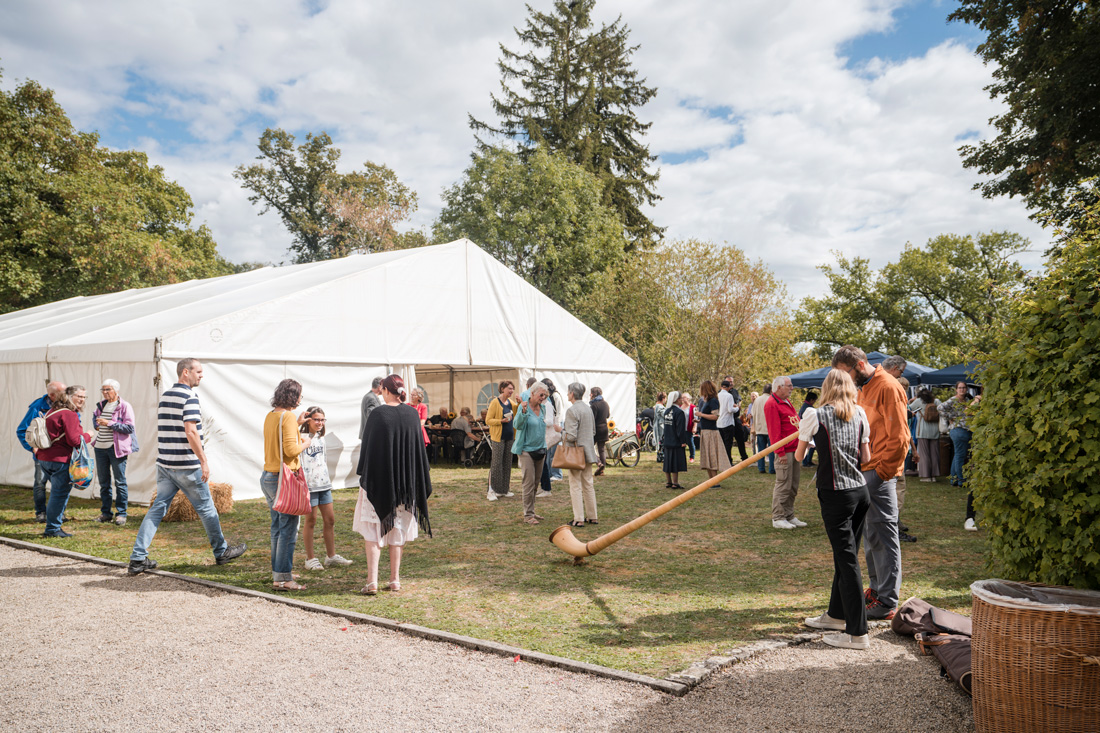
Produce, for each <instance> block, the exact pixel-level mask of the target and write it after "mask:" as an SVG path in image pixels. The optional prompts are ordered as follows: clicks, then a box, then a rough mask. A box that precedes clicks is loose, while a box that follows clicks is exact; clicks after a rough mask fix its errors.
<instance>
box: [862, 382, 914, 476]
mask: <svg viewBox="0 0 1100 733" xmlns="http://www.w3.org/2000/svg"><path fill="white" fill-rule="evenodd" d="M858 402H859V405H860V406H861V407H862V408H863V411H864V412H866V413H867V422H868V423H869V424H870V426H871V462H870V463H867V464H865V465H864V466H863V470H864V471H877V472H879V476H882V475H883V474H886V475H887V476H889V477H891V478H892V477H895V476H900V475H901V473H902V469H903V468H904V466H905V454H906V453H908V452H909V411H908V409H907V406H908V399H907V398H906V396H905V390H904V389H903V388H902V386H901V384H899V383H898V380H896V379H894V378H893V377H892V376H890V375H889V374H887V373H886V372H885V371H883V369H882V365H881V364H880V365H878V366H876V367H875V373H874V375H872V376H871V378H870V379H869V380H868V381H867V383H866V384H864V385H863V388H862V389H860V392H859V400H858Z"/></svg>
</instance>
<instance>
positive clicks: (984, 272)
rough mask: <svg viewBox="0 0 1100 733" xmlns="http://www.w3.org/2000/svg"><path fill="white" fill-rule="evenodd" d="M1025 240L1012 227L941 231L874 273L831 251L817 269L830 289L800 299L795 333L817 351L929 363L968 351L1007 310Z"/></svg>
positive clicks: (960, 357)
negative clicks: (845, 349)
mask: <svg viewBox="0 0 1100 733" xmlns="http://www.w3.org/2000/svg"><path fill="white" fill-rule="evenodd" d="M1027 246H1028V242H1027V240H1026V239H1024V238H1023V237H1021V236H1020V235H1018V234H1013V233H1011V232H990V233H988V234H979V235H978V236H976V237H975V236H965V237H963V236H959V235H955V234H941V235H939V236H937V237H934V238H932V239H930V240H928V242H927V244H925V246H924V247H917V246H914V245H912V244H906V246H905V249H904V250H903V251H902V253H901V255H900V256H899V257H898V261H897V262H891V263H888V264H887V265H886V266H885V267H883V268H882V270H880V271H877V272H876V271H874V270H872V269H871V268H870V265H869V262H868V261H867V260H866V259H863V258H859V257H857V258H853V259H847V258H846V257H844V256H843V255H841V254H839V253H836V257H837V267H836V268H835V269H834V268H833V267H830V266H828V265H825V266H823V267H822V268H821V269H822V271H823V272H824V273H825V275H826V277H828V278H829V289H830V292H829V294H827V295H825V296H823V297H821V298H806V299H805V300H803V301H802V307H801V309H800V311H799V314H798V317H797V320H798V321H799V322H800V323H802V324H803V330H802V333H801V335H800V338H801V340H804V341H809V342H813V343H815V344H816V350H817V353H818V355H819V356H821V357H822V358H828V357H829V356H831V355H832V352H833V351H835V350H836V348H837V347H839V346H841V345H843V344H849V343H851V344H860V345H862V346H864V348H866V349H867V350H868V351H870V350H877V351H883V352H885V353H889V354H901V355H903V356H905V357H906V358H908V359H910V360H912V361H915V362H918V363H921V364H927V365H929V366H946V365H947V364H949V363H953V362H958V361H965V360H967V359H970V358H973V355H974V354H975V353H977V352H981V351H985V350H986V349H988V348H989V346H990V345H991V344H992V341H993V338H994V337H995V335H996V334H997V332H998V331H999V329H1000V328H1001V326H1002V325H1003V324H1004V322H1005V320H1006V319H1007V317H1008V304H1009V302H1010V301H1011V299H1012V298H1013V297H1015V296H1016V293H1017V292H1018V291H1019V289H1020V285H1021V283H1022V280H1023V275H1024V273H1023V269H1022V268H1021V267H1020V266H1019V264H1018V263H1017V262H1016V261H1015V260H1014V259H1013V256H1014V255H1016V254H1019V253H1020V252H1024V251H1026V250H1027Z"/></svg>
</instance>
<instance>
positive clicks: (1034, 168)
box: [949, 0, 1100, 221]
mask: <svg viewBox="0 0 1100 733" xmlns="http://www.w3.org/2000/svg"><path fill="white" fill-rule="evenodd" d="M949 18H950V20H961V21H965V22H967V23H972V24H974V25H976V26H978V27H979V28H981V29H982V30H984V31H986V32H987V33H988V36H987V38H986V40H985V42H984V43H982V44H981V45H979V46H978V55H980V56H981V57H982V59H983V60H984V61H985V62H986V63H987V64H991V65H994V69H993V78H994V81H993V83H992V84H991V85H989V86H988V87H986V89H987V90H988V91H989V93H990V96H992V97H993V98H994V99H1000V100H1001V101H1002V102H1003V103H1004V112H1003V113H1002V114H1001V115H999V116H998V117H995V118H993V119H992V120H991V122H992V123H993V125H994V126H995V127H996V129H997V135H996V137H994V138H993V139H991V140H983V141H981V142H979V143H978V144H976V145H964V146H963V147H962V148H961V149H960V151H961V153H962V155H963V161H964V165H965V166H966V167H968V168H977V169H978V170H979V171H981V172H982V173H984V174H986V175H989V176H992V178H991V179H990V180H988V181H985V182H983V183H980V184H978V185H977V186H976V188H978V189H980V190H981V191H982V193H983V194H984V195H985V196H987V197H993V196H1003V195H1008V196H1022V197H1023V198H1024V200H1025V201H1026V202H1027V203H1028V205H1029V206H1030V207H1031V208H1033V209H1035V210H1036V211H1040V210H1043V209H1050V210H1051V211H1052V213H1053V216H1054V219H1055V220H1056V221H1061V220H1062V216H1063V214H1068V213H1069V212H1070V211H1072V209H1069V208H1063V206H1062V203H1063V202H1064V201H1065V200H1066V197H1067V196H1068V195H1070V194H1072V193H1073V192H1074V191H1075V190H1077V189H1078V188H1079V187H1080V185H1081V183H1080V182H1081V181H1082V179H1084V178H1087V177H1089V176H1096V175H1100V3H1097V2H1095V1H1091V2H1069V1H1067V0H1026V1H1025V0H960V6H959V8H958V9H957V10H956V11H955V12H954V13H952V14H951V15H950V16H949ZM1091 195H1093V196H1095V195H1096V189H1095V185H1093V187H1092V190H1091Z"/></svg>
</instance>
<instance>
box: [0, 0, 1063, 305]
mask: <svg viewBox="0 0 1100 733" xmlns="http://www.w3.org/2000/svg"><path fill="white" fill-rule="evenodd" d="M530 3H531V4H532V5H533V6H534V7H535V8H537V9H539V10H544V11H545V10H548V9H549V8H550V7H551V2H550V0H530ZM954 7H955V3H954V2H952V1H951V0H778V1H777V0H737V1H736V2H728V3H714V2H706V1H704V0H678V2H673V3H670V2H657V1H649V0H634V1H633V2H628V1H627V0H599V2H598V4H597V7H596V18H597V20H598V21H612V20H614V18H615V17H616V16H618V15H621V16H622V18H623V20H624V22H625V23H626V24H627V25H628V26H629V27H630V29H631V40H632V41H633V42H634V43H636V44H638V45H639V46H640V48H639V49H638V51H637V52H636V54H635V56H634V63H635V66H636V67H637V69H638V70H639V71H640V73H641V74H642V75H643V76H645V77H646V78H647V80H648V83H649V84H650V85H651V86H656V87H657V88H658V93H657V96H656V98H655V99H654V100H653V101H652V102H651V103H650V104H649V105H647V106H646V107H645V108H643V109H642V110H640V112H639V116H640V118H641V119H642V120H648V121H652V123H653V127H652V128H651V130H650V134H649V138H648V142H649V145H650V151H651V152H652V153H654V154H656V155H658V156H659V160H658V165H659V167H660V173H661V178H660V181H659V183H658V193H659V194H660V195H661V196H663V199H662V200H661V201H660V202H659V203H658V205H657V206H656V207H654V209H653V210H652V212H651V217H652V219H653V220H654V221H655V222H656V223H657V224H658V225H660V226H666V227H667V228H668V231H667V235H668V236H670V237H673V238H688V237H695V238H700V239H708V240H712V241H716V242H728V243H729V244H731V245H735V246H737V247H740V248H741V249H743V250H745V251H746V252H747V253H748V254H749V256H750V257H754V258H759V259H762V260H763V261H764V262H765V263H766V264H767V265H768V266H769V267H770V268H771V269H772V270H773V271H774V272H775V273H776V274H777V275H778V276H779V277H780V278H781V279H782V280H783V281H784V282H785V283H786V284H787V287H788V291H789V292H790V294H791V296H792V302H796V301H797V300H798V299H799V298H801V297H803V296H805V295H811V294H819V293H821V292H823V291H824V290H825V289H826V288H827V284H826V280H825V278H824V276H822V275H821V273H820V272H819V271H818V270H817V269H816V266H817V265H819V264H823V263H829V262H831V261H833V256H832V254H831V251H832V250H839V251H841V252H843V253H845V254H846V255H848V256H864V257H868V258H870V259H871V261H872V264H874V265H876V266H877V265H882V264H884V263H885V262H887V261H890V260H892V259H894V258H895V257H896V255H897V253H898V252H899V251H900V250H901V248H902V247H903V246H904V245H905V243H906V242H913V243H916V244H920V243H923V242H925V241H926V240H927V239H929V238H930V237H932V236H935V235H936V234H940V233H948V232H950V233H958V234H971V233H977V232H983V231H990V230H1010V231H1016V232H1020V233H1022V234H1024V235H1025V236H1027V237H1029V238H1030V239H1031V240H1032V243H1033V249H1034V250H1035V251H1034V253H1032V254H1030V255H1026V256H1025V259H1024V262H1025V264H1026V265H1028V266H1037V265H1038V263H1039V260H1040V253H1041V252H1042V250H1043V249H1044V248H1045V245H1046V243H1047V241H1048V237H1047V236H1046V235H1045V233H1044V232H1043V231H1042V230H1041V229H1040V228H1039V227H1037V226H1036V225H1035V224H1033V223H1032V222H1031V221H1030V220H1029V219H1028V218H1027V212H1026V210H1025V209H1024V207H1023V206H1022V204H1020V203H1019V201H1017V200H995V201H988V200H985V199H983V198H982V197H981V196H980V195H979V194H978V193H976V192H974V191H972V190H971V187H972V185H973V184H974V183H975V182H976V181H977V180H979V179H978V177H977V175H976V174H975V173H974V172H972V171H968V170H964V169H963V167H962V165H961V163H960V160H959V156H958V153H957V148H958V146H959V145H960V144H961V143H962V142H963V141H967V140H975V139H978V138H979V137H986V136H987V135H988V134H989V126H988V122H987V121H988V119H989V118H990V117H993V116H994V115H996V114H997V113H998V105H996V104H994V103H993V102H992V101H991V100H990V99H989V97H988V94H987V93H986V92H985V91H983V87H984V86H985V85H986V84H988V83H989V81H990V71H989V69H987V68H986V67H984V66H983V65H982V63H981V61H980V60H978V59H977V57H975V56H974V53H973V49H974V46H975V45H976V44H977V43H978V42H979V41H980V40H981V37H980V35H979V33H978V32H977V31H976V30H975V29H973V28H971V27H968V26H962V25H959V24H955V23H953V24H950V25H948V24H947V23H946V20H945V19H946V17H947V15H948V14H949V13H950V12H951V11H952V10H953V9H954ZM526 14H527V11H526V9H525V7H524V5H523V3H520V2H505V1H504V0H465V1H464V2H441V1H440V0H406V1H405V2H395V1H393V0H388V1H383V0H356V1H352V0H331V1H328V2H326V1H324V0H308V1H306V2H292V1H289V0H262V1H252V0H232V1H231V2H226V1H225V0H221V1H219V2H205V1H199V0H191V1H189V2H160V1H150V0H138V1H135V2H131V1H128V0H110V1H105V2H95V3H92V2H87V0H67V1H66V0H6V1H5V2H3V3H2V4H0V67H2V68H3V79H2V81H0V85H2V87H3V88H4V89H5V90H11V89H13V88H14V87H15V86H16V85H18V84H19V83H20V82H21V81H23V80H25V79H35V80H37V81H39V82H40V83H42V84H43V85H45V86H48V87H50V88H52V89H54V90H55V92H56V94H57V98H58V100H59V101H60V103H61V104H62V106H64V107H65V109H66V110H67V111H68V113H69V115H70V117H71V118H72V119H73V121H74V123H75V124H76V125H77V126H78V127H79V128H81V129H84V130H96V131H98V132H99V134H100V136H101V139H102V141H103V143H104V144H106V145H109V146H111V147H112V148H137V149H140V150H144V151H146V152H147V153H148V154H149V157H150V159H151V160H152V161H153V162H154V163H156V164H159V165H161V166H163V167H164V168H165V170H166V173H167V175H168V177H169V178H172V179H174V180H176V181H178V182H179V183H181V184H182V185H183V186H184V187H185V188H186V189H187V190H188V191H189V192H190V193H191V195H192V197H193V198H194V201H195V218H196V222H206V223H207V224H208V225H209V226H210V227H211V229H212V230H213V232H214V236H215V238H216V239H217V242H218V246H219V249H220V251H221V252H222V253H223V254H224V255H225V256H226V257H228V258H229V259H231V260H234V261H257V260H258V261H268V262H277V261H280V260H283V259H285V251H286V248H287V246H288V244H289V237H288V235H287V234H286V232H285V230H284V229H283V227H282V224H281V222H280V221H279V219H278V218H277V217H276V216H275V215H274V214H267V215H264V216H257V212H258V209H257V208H256V207H254V206H253V205H251V204H250V203H249V202H248V200H247V197H246V195H245V193H244V192H243V191H242V190H241V189H240V187H239V186H238V184H237V182H236V181H235V180H234V179H233V177H232V171H233V168H234V167H235V166H237V165H239V164H241V163H247V162H249V161H250V160H251V159H252V158H253V157H254V156H255V155H256V148H255V146H256V142H257V141H258V139H259V136H260V134H261V133H262V132H263V130H264V129H265V128H266V127H282V128H284V129H287V130H289V131H291V132H294V133H295V134H296V135H299V136H304V134H305V133H306V132H318V131H322V130H323V131H326V132H328V133H329V135H331V136H332V138H333V139H334V141H335V142H336V144H337V146H338V147H340V148H341V149H342V150H343V158H342V167H343V168H344V169H347V170H350V169H352V168H355V167H358V166H360V165H361V164H362V163H363V162H364V161H366V160H372V161H375V162H380V163H385V164H387V165H389V166H390V167H391V168H393V169H394V170H395V171H396V172H397V174H398V176H399V177H400V178H401V179H402V180H403V181H404V182H405V183H406V184H407V185H409V186H411V187H412V188H413V189H414V190H416V191H417V193H418V194H419V196H420V210H419V212H418V213H417V215H416V217H415V219H414V221H413V222H412V223H413V225H414V226H417V227H430V225H431V222H432V221H433V220H434V218H435V216H436V215H437V214H438V211H439V208H440V194H441V191H442V189H443V188H444V187H446V186H449V185H451V184H453V183H454V182H455V181H457V180H458V179H459V178H460V177H461V175H462V171H463V169H464V168H465V167H466V165H467V164H468V160H469V153H470V150H471V148H472V145H473V136H472V134H471V133H470V130H469V128H468V126H467V114H468V113H469V114H473V115H474V116H475V117H479V118H481V119H492V116H491V113H490V110H489V94H490V93H491V92H493V91H494V90H496V89H497V88H498V86H499V74H498V70H497V67H496V61H497V59H498V57H499V48H498V44H501V43H503V44H505V45H506V46H508V47H509V48H512V49H518V48H519V45H518V42H517V40H516V38H515V34H514V31H513V28H514V27H516V26H521V25H523V23H524V20H525V17H526Z"/></svg>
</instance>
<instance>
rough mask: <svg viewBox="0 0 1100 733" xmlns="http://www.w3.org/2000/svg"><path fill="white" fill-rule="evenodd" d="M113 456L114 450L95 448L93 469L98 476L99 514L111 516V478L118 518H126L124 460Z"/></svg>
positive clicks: (124, 457) (124, 458)
mask: <svg viewBox="0 0 1100 733" xmlns="http://www.w3.org/2000/svg"><path fill="white" fill-rule="evenodd" d="M127 457H128V456H123V457H122V458H119V457H118V456H116V455H115V449H114V448H113V447H112V448H96V449H95V468H96V473H98V474H99V498H100V507H99V513H100V514H103V515H105V516H108V517H109V516H111V476H112V475H114V477H115V507H116V508H117V509H118V515H119V516H120V517H125V516H126V458H127Z"/></svg>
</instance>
